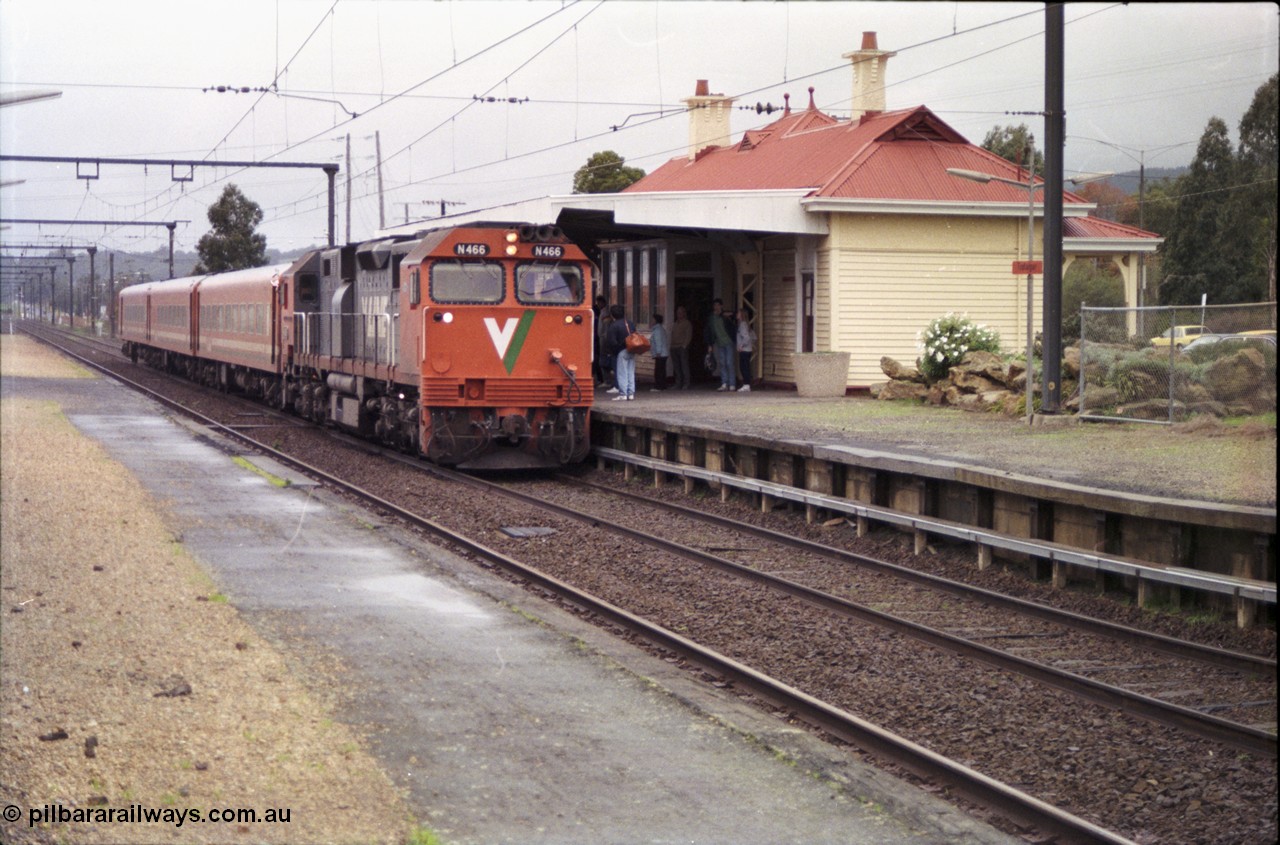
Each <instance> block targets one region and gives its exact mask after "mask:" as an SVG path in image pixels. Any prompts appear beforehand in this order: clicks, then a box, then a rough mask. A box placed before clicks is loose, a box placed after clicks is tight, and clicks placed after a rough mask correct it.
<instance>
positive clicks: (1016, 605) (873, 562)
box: [561, 476, 1276, 681]
mask: <svg viewBox="0 0 1280 845" xmlns="http://www.w3.org/2000/svg"><path fill="white" fill-rule="evenodd" d="M561 478H562V480H564V481H565V482H567V483H570V484H577V485H581V486H584V487H589V488H592V489H596V490H601V491H608V492H610V493H614V494H616V495H625V496H628V497H631V498H634V499H635V500H636V501H639V502H643V503H644V504H646V505H650V506H653V507H657V508H661V509H663V510H666V511H668V512H671V513H675V514H679V515H682V516H687V517H690V518H694V519H699V520H702V521H704V522H712V523H714V524H716V525H718V526H720V527H721V528H726V529H728V530H731V531H736V532H739V533H742V534H748V535H751V536H754V537H759V538H762V539H765V540H769V541H771V542H775V543H779V544H782V545H785V546H789V547H791V548H796V549H801V550H804V551H807V552H810V553H813V554H818V555H824V556H826V557H830V558H835V559H837V560H840V561H843V562H846V563H850V564H852V565H854V566H860V567H863V568H865V569H870V570H872V571H875V572H880V573H883V574H886V575H891V576H894V577H896V578H900V579H902V580H905V581H910V582H912V583H916V584H923V585H925V586H927V587H931V588H933V589H936V590H939V591H942V592H946V593H949V594H951V595H956V596H961V597H964V598H970V599H974V600H976V601H980V602H983V603H985V604H989V605H992V606H995V607H1006V608H1010V609H1012V610H1016V611H1018V612H1019V613H1023V614H1026V615H1028V616H1034V617H1036V618H1038V619H1043V620H1046V621H1049V622H1054V623H1057V624H1060V625H1064V626H1067V627H1070V628H1073V629H1075V630H1077V631H1082V632H1084V633H1089V634H1095V635H1099V636H1105V637H1109V638H1112V639H1115V640H1119V641H1121V642H1125V643H1128V644H1130V645H1138V646H1144V647H1147V648H1151V649H1153V650H1156V651H1159V652H1161V653H1164V654H1168V655H1171V656H1174V657H1180V658H1183V659H1187V660H1196V661H1199V662H1202V663H1207V664H1209V665H1212V666H1218V667H1220V668H1224V669H1233V670H1236V671H1240V672H1246V673H1249V674H1251V675H1259V676H1261V677H1263V678H1268V679H1270V680H1273V681H1274V680H1276V661H1275V660H1273V659H1271V658H1268V657H1263V656H1261V655H1256V654H1246V653H1243V652H1238V651H1230V650H1228V649H1224V648H1218V647H1216V646H1208V645H1203V644H1201V643H1195V642H1190V641H1188V640H1179V639H1177V638H1175V637H1170V636H1166V635H1164V634H1157V633H1154V632H1152V631H1143V630H1141V629H1138V628H1129V627H1127V626H1124V625H1119V624H1117V623H1115V622H1108V621H1106V620H1105V619H1095V618H1093V617H1090V616H1084V615H1082V614H1079V613H1074V612H1072V611H1069V610H1062V609H1060V608H1056V607H1050V606H1048V605H1044V604H1040V603H1038V602H1033V601H1029V600H1027V599H1020V598H1017V597H1016V596H1008V595H1005V594H1004V593H997V592H994V591H992V590H987V589H984V588H982V587H976V586H974V585H972V584H966V583H964V582H962V581H953V580H950V579H947V578H943V577H941V576H938V575H931V574H929V573H927V572H920V571H918V570H915V569H911V568H909V567H905V566H899V565H898V564H894V563H889V562H888V561H884V560H877V559H876V558H873V557H868V556H866V555H861V554H857V553H855V552H850V551H846V550H844V549H835V548H831V547H829V546H824V545H821V544H820V543H815V542H813V541H811V540H805V539H802V538H800V537H795V536H793V535H790V534H783V533H782V532H779V531H774V530H772V529H769V528H762V527H760V526H758V525H752V524H751V523H749V522H740V521H738V520H735V519H730V518H729V517H725V516H720V515H718V514H713V513H706V512H703V511H699V510H696V509H694V508H690V507H686V506H685V505H680V504H677V503H675V502H670V501H664V500H662V499H653V498H650V497H648V496H643V495H641V494H639V493H633V492H631V491H628V490H620V489H618V488H611V487H606V486H605V485H602V484H596V483H594V482H590V481H583V480H581V479H576V478H572V477H570V476H561Z"/></svg>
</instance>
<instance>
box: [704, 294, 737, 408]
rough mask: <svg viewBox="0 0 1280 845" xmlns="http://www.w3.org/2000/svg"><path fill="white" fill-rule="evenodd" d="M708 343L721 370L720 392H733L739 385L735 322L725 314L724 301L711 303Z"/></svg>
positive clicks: (707, 334) (718, 388) (708, 321)
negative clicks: (735, 374) (736, 372)
mask: <svg viewBox="0 0 1280 845" xmlns="http://www.w3.org/2000/svg"><path fill="white" fill-rule="evenodd" d="M705 336H706V338H707V343H708V345H710V347H711V349H712V351H713V353H714V354H715V358H716V366H717V367H718V368H719V369H720V386H719V387H717V388H716V390H718V391H724V390H733V389H734V388H735V385H736V384H737V380H736V379H735V378H734V370H735V369H736V367H735V366H734V347H735V346H736V341H735V339H734V326H733V320H732V319H731V318H730V317H729V316H728V315H727V314H725V313H724V300H721V299H713V300H712V301H711V316H710V317H708V318H707V331H706V335H705Z"/></svg>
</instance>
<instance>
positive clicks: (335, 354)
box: [117, 224, 595, 468]
mask: <svg viewBox="0 0 1280 845" xmlns="http://www.w3.org/2000/svg"><path fill="white" fill-rule="evenodd" d="M592 273H593V268H592V265H591V262H590V261H589V260H588V259H587V257H586V255H585V254H583V252H582V251H581V249H579V248H578V247H577V246H576V245H574V244H573V243H572V242H570V241H569V240H568V239H567V238H565V237H564V236H563V235H562V234H561V233H560V231H559V230H558V229H556V228H555V227H551V226H529V225H519V226H514V225H502V224H475V225H470V226H461V227H454V228H443V229H436V230H431V231H427V232H422V233H419V234H417V235H414V236H412V237H391V238H385V239H381V240H375V241H369V242H365V243H360V244H351V245H347V246H341V247H331V248H326V249H318V250H314V251H312V252H309V253H307V254H306V255H304V256H302V257H301V258H300V259H298V260H297V261H295V262H294V263H293V264H291V265H277V266H270V267H259V268H256V269H252V270H240V271H236V272H232V273H221V274H215V275H208V276H193V277H189V278H184V279H173V280H170V281H166V282H156V283H148V284H142V285H134V286H132V287H129V288H125V289H124V290H123V291H121V293H120V297H119V303H118V306H119V307H118V311H117V313H118V314H119V315H120V335H121V337H122V338H123V339H124V351H125V354H127V355H130V356H132V357H133V359H134V360H135V361H137V360H143V361H145V362H146V363H148V364H150V365H152V366H156V367H159V368H163V369H166V370H168V371H171V372H175V373H180V374H182V375H185V376H187V377H189V378H191V379H193V380H195V381H199V382H202V383H204V384H209V385H213V386H216V387H218V388H220V389H222V390H227V391H235V392H240V393H245V394H247V395H250V396H252V397H254V398H258V399H261V400H263V401H265V402H267V403H268V404H270V405H272V406H274V407H278V408H284V409H291V410H292V411H294V412H296V413H297V414H299V415H301V416H303V417H306V418H308V419H311V420H315V421H316V422H320V423H325V424H331V425H334V426H337V427H340V428H343V429H348V430H351V431H353V432H357V433H359V434H361V435H363V436H366V437H370V438H374V439H377V440H380V441H382V442H384V443H387V444H389V445H393V446H396V447H397V448H400V449H404V450H406V451H411V452H417V453H420V454H422V455H423V456H425V457H426V458H428V459H430V460H432V461H435V462H437V463H441V464H448V465H455V466H459V467H462V468H489V467H492V468H507V467H511V468H515V467H554V466H559V465H562V464H567V463H573V462H577V461H581V460H582V459H583V458H585V457H586V455H587V451H588V449H589V447H590V442H589V423H590V412H591V401H592V385H591V381H590V379H591V376H590V373H591V356H592V334H593V332H594V329H595V327H594V323H593V315H592V311H591V286H592Z"/></svg>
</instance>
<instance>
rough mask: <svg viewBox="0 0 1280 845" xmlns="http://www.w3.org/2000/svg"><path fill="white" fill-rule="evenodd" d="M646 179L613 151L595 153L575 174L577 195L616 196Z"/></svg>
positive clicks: (574, 184) (575, 191) (574, 181)
mask: <svg viewBox="0 0 1280 845" xmlns="http://www.w3.org/2000/svg"><path fill="white" fill-rule="evenodd" d="M643 178H644V171H643V170H641V169H640V168H638V167H627V166H626V159H624V158H623V157H622V156H620V155H618V154H617V153H615V152H614V151H613V150H604V151H602V152H598V153H593V154H592V156H591V158H589V159H587V163H586V164H584V165H583V166H582V167H579V168H578V172H577V173H574V174H573V192H574V193H575V194H616V193H617V192H619V191H621V190H622V189H624V188H626V187H627V186H628V185H631V184H633V183H635V182H639V181H640V180H641V179H643Z"/></svg>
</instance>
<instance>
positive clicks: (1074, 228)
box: [1062, 217, 1161, 240]
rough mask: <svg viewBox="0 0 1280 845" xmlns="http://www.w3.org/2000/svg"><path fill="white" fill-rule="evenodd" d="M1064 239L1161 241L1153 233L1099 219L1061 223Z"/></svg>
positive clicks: (1076, 219)
mask: <svg viewBox="0 0 1280 845" xmlns="http://www.w3.org/2000/svg"><path fill="white" fill-rule="evenodd" d="M1062 236H1063V237H1064V238H1106V239H1117V238H1118V239H1126V238H1131V239H1135V240H1161V238H1160V236H1159V235H1157V234H1156V233H1155V232H1148V231H1147V230H1146V229H1139V228H1138V227H1137V226H1128V225H1126V224H1124V223H1116V222H1114V221H1111V220H1103V219H1102V218H1101V217H1070V218H1066V219H1064V220H1063V221H1062Z"/></svg>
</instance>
